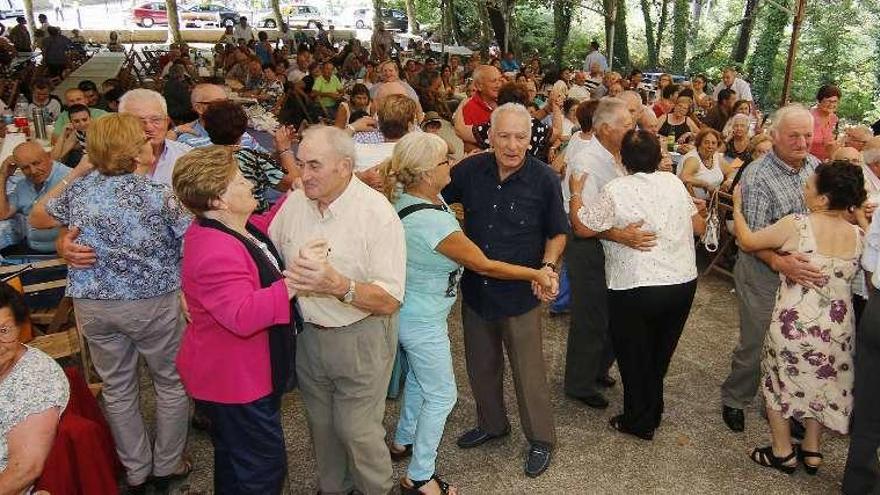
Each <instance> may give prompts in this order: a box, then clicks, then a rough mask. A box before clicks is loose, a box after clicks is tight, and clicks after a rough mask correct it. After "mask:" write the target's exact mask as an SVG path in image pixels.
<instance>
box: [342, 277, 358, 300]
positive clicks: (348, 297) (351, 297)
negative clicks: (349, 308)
mask: <svg viewBox="0 0 880 495" xmlns="http://www.w3.org/2000/svg"><path fill="white" fill-rule="evenodd" d="M354 286H355V283H354V279H350V280H349V281H348V292H346V293H345V295H343V296H342V302H344V303H345V304H351V303H352V302H353V301H354Z"/></svg>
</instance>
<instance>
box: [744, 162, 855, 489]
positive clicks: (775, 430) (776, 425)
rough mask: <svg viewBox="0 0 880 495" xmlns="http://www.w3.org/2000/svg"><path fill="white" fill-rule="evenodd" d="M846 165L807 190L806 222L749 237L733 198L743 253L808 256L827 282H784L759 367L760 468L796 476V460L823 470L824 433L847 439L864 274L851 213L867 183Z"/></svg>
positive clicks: (756, 453)
mask: <svg viewBox="0 0 880 495" xmlns="http://www.w3.org/2000/svg"><path fill="white" fill-rule="evenodd" d="M859 172H860V171H859V170H858V167H853V166H851V165H849V164H847V163H846V162H832V163H828V164H825V165H820V166H819V167H818V168H817V169H816V173H815V174H814V175H813V176H811V177H810V178H809V180H808V181H807V183H806V185H805V186H804V199H805V202H806V205H807V208H808V209H809V210H810V213H809V214H808V215H798V214H794V215H788V216H786V217H784V218H782V219H781V220H779V221H778V222H776V223H775V224H773V225H771V226H769V227H767V228H765V229H763V230H761V231H759V232H754V233H753V232H751V231H750V230H749V227H748V225H747V224H746V220H745V217H744V216H743V214H742V211H741V209H740V208H741V201H742V199H741V198H742V197H741V194H740V191H739V188H737V190H736V192H735V193H734V222H735V225H736V234H737V239H738V241H739V244H740V248H741V249H742V250H743V251H747V252H750V251H757V250H761V249H774V250H780V251H784V252H799V253H804V254H806V255H807V256H808V257H809V258H810V263H811V264H813V265H814V266H815V267H817V268H819V269H820V270H821V271H822V272H823V273H824V274H825V277H826V279H825V281H824V282H823V283H821V284H817V285H816V286H815V287H806V286H802V285H798V284H795V283H793V282H791V281H787V280H783V283H782V284H781V285H780V287H779V291H778V292H777V294H776V304H775V307H774V309H773V316H772V319H771V322H770V328H769V330H768V332H767V337H766V338H765V340H764V351H763V357H762V361H761V389H762V391H763V393H764V399H765V401H766V403H767V419H768V421H769V423H770V433H771V445H769V446H767V447H764V448H756V449H754V450H753V451H752V454H751V458H752V460H753V461H755V462H756V463H758V464H760V465H762V466H766V467H772V468H776V469H779V470H780V471H784V472H786V473H791V472H794V470H795V469H796V467H797V460H798V459H796V458H795V457H796V456H797V457H798V458H799V459H800V460H801V461H802V462H803V463H804V468H805V469H806V470H807V472H808V473H809V474H815V473H816V470H817V469H818V467H819V465H820V464H821V462H822V454H820V453H819V450H820V449H819V447H820V438H821V432H822V429H821V426H825V427H826V428H829V429H832V430H834V431H837V432H839V433H841V434H846V433H847V431H848V429H849V416H850V412H851V410H852V389H853V331H854V327H855V325H854V319H853V311H852V291H851V288H850V287H851V282H852V279H853V277H854V276H855V275H856V273H857V271H858V270H859V257H860V255H861V250H862V248H861V246H862V236H863V234H862V231H861V229H860V228H859V227H858V226H856V225H853V224H852V223H851V222H850V221H849V218H850V216H851V213H852V212H853V211H855V210H856V209H857V208H859V207H860V206H861V204H862V203H863V202H864V201H865V198H866V195H865V192H864V179H863V177H862V174H861V173H859ZM789 418H795V419H797V420H800V421H803V423H804V426H805V427H806V434H805V436H804V440H803V443H802V444H801V445H800V446H798V447H795V446H794V445H792V444H791V432H790V430H789V423H788V419H789Z"/></svg>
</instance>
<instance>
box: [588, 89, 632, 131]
mask: <svg viewBox="0 0 880 495" xmlns="http://www.w3.org/2000/svg"><path fill="white" fill-rule="evenodd" d="M628 113H629V108H628V107H627V106H626V102H625V101H623V100H621V99H620V98H614V97H610V96H606V97H604V98H602V99H601V100H599V104H598V105H597V106H596V111H595V112H594V113H593V132H595V131H598V130H599V127H600V126H601V125H602V124H605V125H609V126H615V125H618V124H619V123H620V120H621V116H623V115H626V114H628Z"/></svg>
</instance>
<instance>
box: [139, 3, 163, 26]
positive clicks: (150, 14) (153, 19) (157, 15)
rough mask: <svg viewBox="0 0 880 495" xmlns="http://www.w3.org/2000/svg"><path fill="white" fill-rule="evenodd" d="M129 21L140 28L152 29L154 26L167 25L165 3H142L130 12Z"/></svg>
mask: <svg viewBox="0 0 880 495" xmlns="http://www.w3.org/2000/svg"><path fill="white" fill-rule="evenodd" d="M131 20H132V21H133V22H134V23H135V24H137V25H138V26H141V27H145V28H148V27H153V25H155V24H168V12H166V11H165V2H150V3H143V4H140V5H139V6H137V7H135V8H133V9H132V10H131Z"/></svg>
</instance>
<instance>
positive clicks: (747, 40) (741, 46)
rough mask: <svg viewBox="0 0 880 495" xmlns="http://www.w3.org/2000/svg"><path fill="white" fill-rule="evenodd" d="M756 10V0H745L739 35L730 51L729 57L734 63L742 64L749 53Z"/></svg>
mask: <svg viewBox="0 0 880 495" xmlns="http://www.w3.org/2000/svg"><path fill="white" fill-rule="evenodd" d="M757 11H758V0H746V9H745V12H743V23H742V24H740V25H739V37H738V38H737V41H736V44H735V45H733V50H732V51H731V53H730V59H731V60H732V61H734V62H735V63H738V64H742V63H743V62H745V61H746V56H747V55H748V53H749V45H750V44H751V41H752V30H753V29H754V28H755V14H756V13H757Z"/></svg>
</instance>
